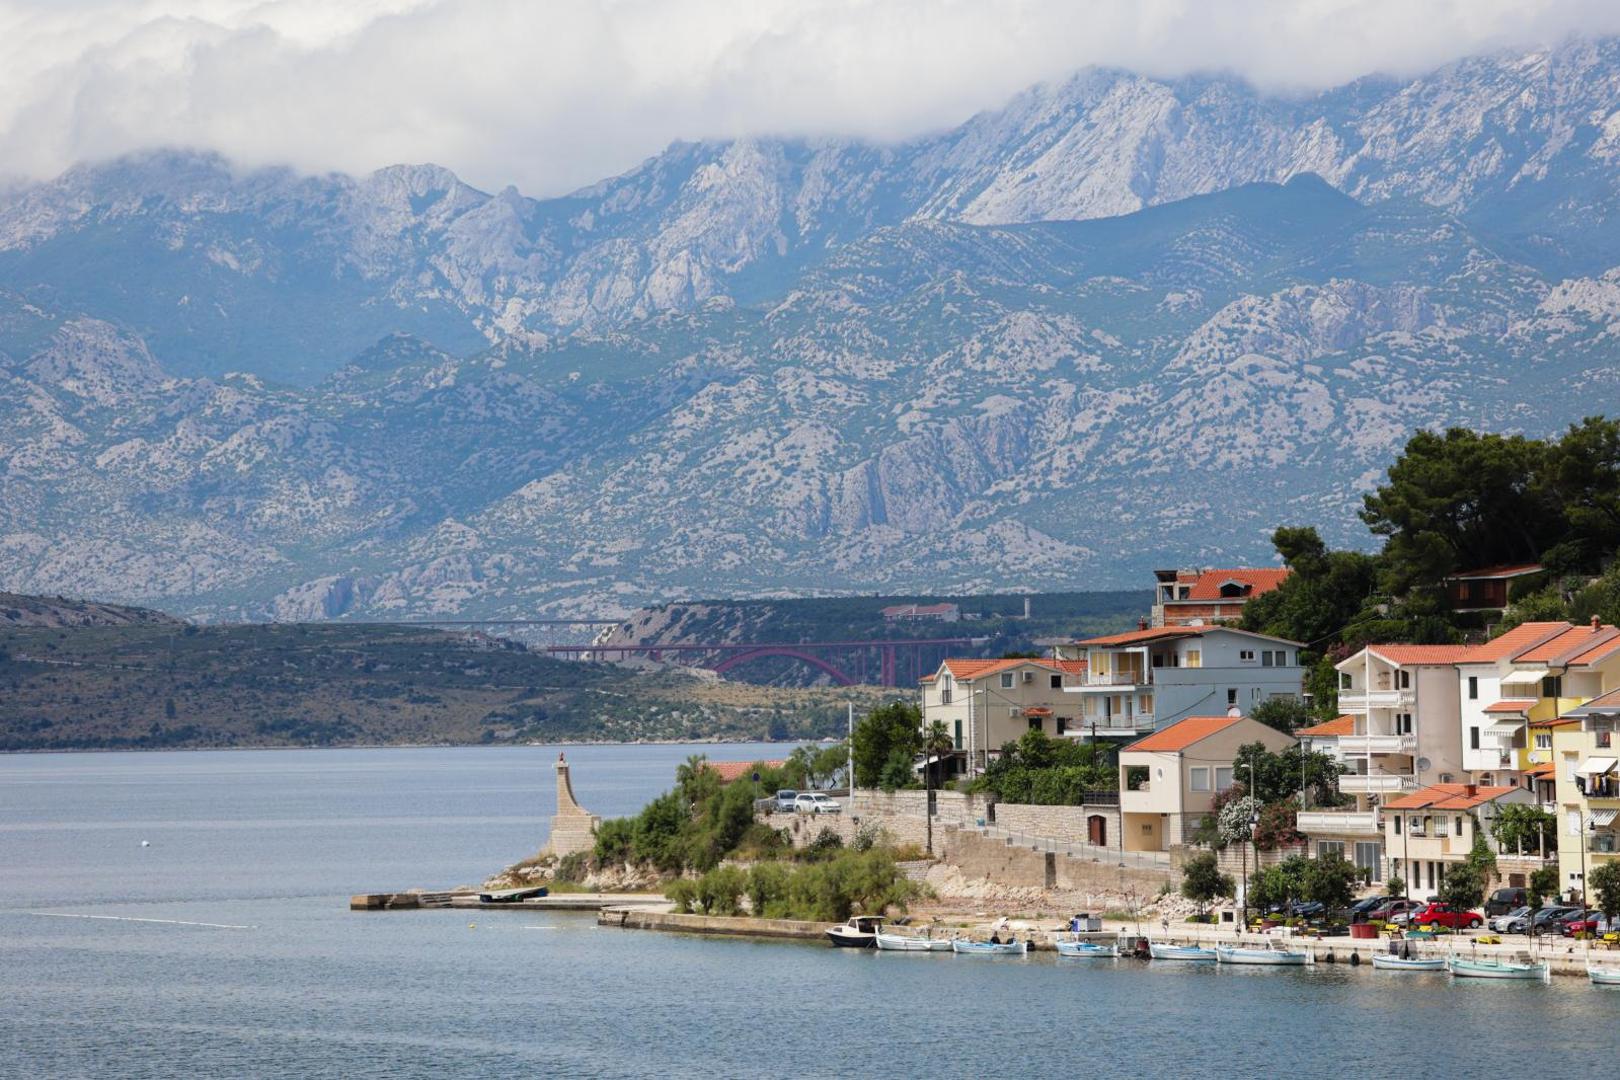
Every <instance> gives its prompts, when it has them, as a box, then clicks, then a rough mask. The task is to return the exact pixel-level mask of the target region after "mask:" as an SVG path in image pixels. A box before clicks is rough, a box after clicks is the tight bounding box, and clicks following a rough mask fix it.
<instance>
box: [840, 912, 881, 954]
mask: <svg viewBox="0 0 1620 1080" xmlns="http://www.w3.org/2000/svg"><path fill="white" fill-rule="evenodd" d="M882 928H883V916H881V915H854V916H851V917H850V919H849V920H848V921H846V922H841V923H839V924H838V925H837V926H830V927H828V928H827V937H828V939H829V940H830V941H831V942H832V943H833V944H834V945H837V946H838V947H839V948H843V949H870V948H871V947H872V946H873V945H876V944H877V935H878V931H879V930H881V929H882Z"/></svg>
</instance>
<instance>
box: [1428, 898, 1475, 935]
mask: <svg viewBox="0 0 1620 1080" xmlns="http://www.w3.org/2000/svg"><path fill="white" fill-rule="evenodd" d="M1410 922H1411V924H1412V925H1413V926H1431V927H1432V926H1449V927H1451V928H1452V929H1453V930H1462V929H1468V930H1473V929H1475V928H1476V927H1480V926H1484V925H1485V916H1483V915H1481V914H1480V913H1479V912H1477V911H1460V910H1458V909H1456V908H1454V907H1452V906H1451V905H1450V904H1447V903H1436V904H1430V905H1428V906H1427V907H1425V908H1424V909H1423V910H1422V911H1419V912H1417V913H1415V914H1414V915H1413V916H1412V917H1411V919H1410Z"/></svg>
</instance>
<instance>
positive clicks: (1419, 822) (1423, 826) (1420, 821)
mask: <svg viewBox="0 0 1620 1080" xmlns="http://www.w3.org/2000/svg"><path fill="white" fill-rule="evenodd" d="M1428 825H1429V819H1428V818H1426V817H1422V816H1420V815H1418V814H1413V815H1412V816H1411V817H1410V818H1409V819H1407V822H1406V835H1407V836H1428V835H1429V828H1428Z"/></svg>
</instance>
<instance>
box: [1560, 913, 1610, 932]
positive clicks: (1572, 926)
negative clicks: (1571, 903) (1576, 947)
mask: <svg viewBox="0 0 1620 1080" xmlns="http://www.w3.org/2000/svg"><path fill="white" fill-rule="evenodd" d="M1553 925H1554V926H1556V927H1557V928H1558V932H1559V933H1560V934H1563V935H1564V936H1565V937H1574V936H1575V935H1576V934H1595V933H1597V932H1598V927H1600V926H1602V925H1603V912H1601V911H1598V910H1597V909H1596V908H1588V909H1587V910H1585V911H1575V912H1571V913H1570V914H1568V915H1566V916H1564V917H1563V918H1562V919H1555V920H1554V921H1553Z"/></svg>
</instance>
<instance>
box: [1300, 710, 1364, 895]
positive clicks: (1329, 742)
mask: <svg viewBox="0 0 1620 1080" xmlns="http://www.w3.org/2000/svg"><path fill="white" fill-rule="evenodd" d="M1356 724H1357V718H1356V717H1355V716H1352V715H1351V714H1349V713H1342V714H1340V715H1339V716H1336V717H1334V718H1333V719H1332V720H1328V721H1326V722H1324V723H1321V724H1313V725H1312V726H1310V727H1303V728H1300V729H1299V730H1298V731H1296V732H1294V735H1295V736H1296V737H1297V738H1298V739H1299V741H1300V743H1301V745H1303V746H1304V748H1305V751H1306V752H1307V753H1316V754H1326V755H1327V756H1328V757H1330V758H1332V759H1333V760H1334V761H1335V762H1336V763H1338V765H1339V767H1340V768H1349V767H1350V766H1349V765H1347V764H1346V757H1347V754H1346V751H1345V748H1344V745H1343V744H1344V740H1346V739H1348V740H1349V741H1350V742H1351V743H1352V744H1354V745H1356V746H1357V747H1358V749H1359V747H1360V745H1361V744H1360V743H1359V742H1358V741H1357V740H1356V739H1355V735H1356V730H1357V728H1356ZM1350 756H1351V757H1354V756H1356V755H1350ZM1295 827H1296V828H1298V829H1299V831H1300V832H1302V833H1304V834H1305V837H1306V849H1307V850H1308V851H1309V852H1310V854H1311V855H1312V856H1314V857H1315V858H1321V857H1322V856H1324V855H1328V854H1334V855H1339V856H1341V857H1342V858H1344V859H1345V860H1346V861H1347V862H1351V863H1354V864H1355V865H1356V866H1358V867H1360V868H1362V869H1363V870H1365V871H1366V872H1367V875H1368V877H1369V878H1370V879H1371V880H1372V881H1374V882H1379V881H1383V880H1384V877H1385V865H1386V864H1385V861H1384V843H1383V838H1382V830H1383V819H1382V817H1381V816H1380V815H1379V813H1378V808H1377V806H1376V805H1375V804H1373V802H1372V800H1368V805H1358V806H1357V807H1356V808H1354V809H1329V810H1301V811H1300V812H1299V814H1298V815H1297V817H1296V819H1295Z"/></svg>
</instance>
